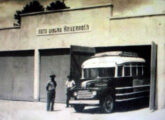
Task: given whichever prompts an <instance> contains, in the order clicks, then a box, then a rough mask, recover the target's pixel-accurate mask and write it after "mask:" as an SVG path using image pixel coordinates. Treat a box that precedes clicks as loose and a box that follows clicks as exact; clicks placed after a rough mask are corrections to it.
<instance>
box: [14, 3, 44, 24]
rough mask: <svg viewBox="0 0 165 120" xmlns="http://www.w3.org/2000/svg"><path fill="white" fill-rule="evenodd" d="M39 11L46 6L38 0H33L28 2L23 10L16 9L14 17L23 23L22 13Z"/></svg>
mask: <svg viewBox="0 0 165 120" xmlns="http://www.w3.org/2000/svg"><path fill="white" fill-rule="evenodd" d="M39 11H44V7H43V6H42V5H41V4H40V3H39V2H38V1H37V0H33V1H31V2H30V3H29V4H26V5H25V6H24V7H23V9H22V10H18V11H16V13H15V15H14V18H15V19H16V20H17V23H18V24H19V25H20V24H21V17H20V14H24V13H32V12H39Z"/></svg>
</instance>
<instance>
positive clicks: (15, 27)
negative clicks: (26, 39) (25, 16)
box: [0, 26, 21, 31]
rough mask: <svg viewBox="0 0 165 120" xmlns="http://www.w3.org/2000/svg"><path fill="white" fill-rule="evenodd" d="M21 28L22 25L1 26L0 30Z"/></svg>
mask: <svg viewBox="0 0 165 120" xmlns="http://www.w3.org/2000/svg"><path fill="white" fill-rule="evenodd" d="M20 28H21V27H20V26H14V27H4V28H0V31H1V30H11V29H20Z"/></svg>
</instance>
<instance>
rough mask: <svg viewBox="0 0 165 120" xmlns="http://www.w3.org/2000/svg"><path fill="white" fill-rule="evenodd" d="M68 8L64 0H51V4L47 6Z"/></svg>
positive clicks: (58, 8) (49, 8) (55, 8)
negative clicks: (52, 0)
mask: <svg viewBox="0 0 165 120" xmlns="http://www.w3.org/2000/svg"><path fill="white" fill-rule="evenodd" d="M65 8H68V7H67V6H66V5H65V3H64V1H63V2H61V1H59V0H55V1H54V2H51V3H50V5H48V6H47V7H46V10H60V9H65Z"/></svg>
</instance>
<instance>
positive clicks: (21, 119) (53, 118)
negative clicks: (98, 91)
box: [0, 100, 165, 120]
mask: <svg viewBox="0 0 165 120" xmlns="http://www.w3.org/2000/svg"><path fill="white" fill-rule="evenodd" d="M122 107H123V106H120V108H119V109H118V110H115V112H114V113H111V114H106V113H101V112H100V109H99V108H96V107H95V108H92V107H87V108H86V109H85V110H84V112H82V113H76V112H75V111H74V109H73V108H65V104H60V103H56V104H55V110H54V111H53V112H47V111H46V104H45V103H41V102H24V101H4V100H0V120H101V119H102V120H165V110H164V109H162V110H158V111H155V112H151V111H150V110H149V108H136V109H134V108H131V107H130V108H129V107H127V109H125V108H124V109H122Z"/></svg>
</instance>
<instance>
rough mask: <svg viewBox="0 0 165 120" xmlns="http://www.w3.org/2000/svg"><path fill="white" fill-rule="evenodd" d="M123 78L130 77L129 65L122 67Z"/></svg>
mask: <svg viewBox="0 0 165 120" xmlns="http://www.w3.org/2000/svg"><path fill="white" fill-rule="evenodd" d="M124 73H125V75H124V76H130V66H129V65H125V66H124Z"/></svg>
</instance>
